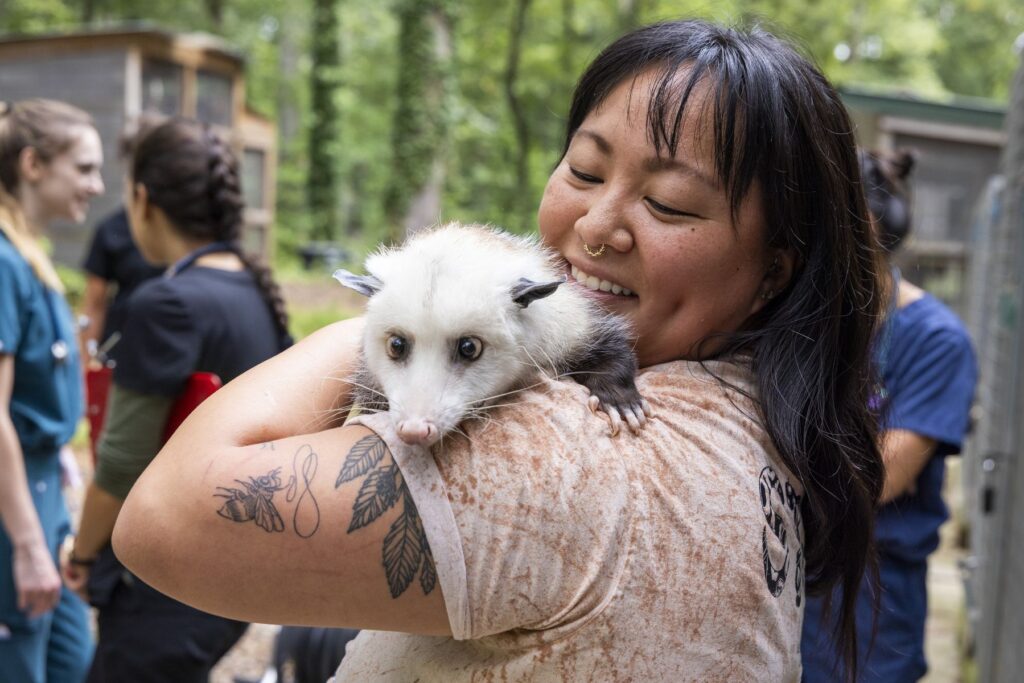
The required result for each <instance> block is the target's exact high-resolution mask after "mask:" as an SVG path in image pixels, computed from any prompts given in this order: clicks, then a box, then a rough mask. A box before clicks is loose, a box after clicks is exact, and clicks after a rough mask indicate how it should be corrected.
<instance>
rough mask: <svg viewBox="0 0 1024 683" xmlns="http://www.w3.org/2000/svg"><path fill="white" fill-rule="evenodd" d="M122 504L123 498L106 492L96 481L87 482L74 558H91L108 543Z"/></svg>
mask: <svg viewBox="0 0 1024 683" xmlns="http://www.w3.org/2000/svg"><path fill="white" fill-rule="evenodd" d="M123 504H124V500H122V499H121V498H118V497H117V496H114V495H111V494H109V493H107V492H106V491H104V490H103V489H101V488H100V487H99V486H97V485H96V482H92V483H91V484H89V488H88V489H86V491H85V503H84V504H83V506H82V521H81V522H80V523H79V526H78V535H77V536H76V537H75V547H74V550H75V557H76V558H78V559H83V560H89V559H92V558H94V557H96V555H97V554H99V552H100V550H102V549H103V548H104V547H106V545H107V544H108V543H110V535H111V534H112V533H113V531H114V522H116V521H117V515H118V513H119V512H120V511H121V506H122V505H123Z"/></svg>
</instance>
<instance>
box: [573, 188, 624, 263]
mask: <svg viewBox="0 0 1024 683" xmlns="http://www.w3.org/2000/svg"><path fill="white" fill-rule="evenodd" d="M574 228H575V230H576V234H577V235H579V238H580V239H581V240H583V242H584V243H585V244H588V245H590V246H592V247H595V248H596V247H597V246H598V245H601V244H606V245H608V246H609V247H611V248H612V249H614V250H615V251H619V252H626V251H629V250H630V249H631V248H632V246H633V232H632V228H631V225H630V219H629V212H628V207H627V202H626V201H625V199H624V198H623V197H621V196H616V195H614V194H612V193H611V192H608V193H605V195H604V196H602V197H599V198H595V201H594V202H593V203H592V204H591V205H590V206H589V207H588V209H587V212H586V213H585V214H583V215H582V216H580V217H579V218H578V219H577V220H576V224H575V226H574Z"/></svg>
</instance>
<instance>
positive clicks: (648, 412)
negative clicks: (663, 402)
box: [640, 398, 654, 417]
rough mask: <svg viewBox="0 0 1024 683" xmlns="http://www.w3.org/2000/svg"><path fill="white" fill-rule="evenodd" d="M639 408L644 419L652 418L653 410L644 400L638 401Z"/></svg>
mask: <svg viewBox="0 0 1024 683" xmlns="http://www.w3.org/2000/svg"><path fill="white" fill-rule="evenodd" d="M640 407H641V408H643V411H644V415H645V416H646V417H654V409H653V408H651V404H650V403H648V402H647V399H646V398H642V399H640Z"/></svg>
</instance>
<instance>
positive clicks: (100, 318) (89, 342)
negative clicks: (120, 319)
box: [78, 275, 108, 363]
mask: <svg viewBox="0 0 1024 683" xmlns="http://www.w3.org/2000/svg"><path fill="white" fill-rule="evenodd" d="M107 287H108V283H107V281H106V280H104V279H103V278H101V277H99V276H98V275H87V276H86V278H85V292H84V293H83V295H82V315H84V316H85V317H86V319H88V321H89V322H88V323H87V324H86V326H85V327H84V328H83V329H81V330H79V333H78V340H79V347H80V348H79V352H80V353H81V357H82V362H83V363H88V362H89V361H90V360H92V356H93V354H92V353H90V351H94V350H95V349H96V345H97V344H98V343H99V340H100V335H102V334H103V325H104V323H106V320H107Z"/></svg>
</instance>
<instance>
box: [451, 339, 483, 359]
mask: <svg viewBox="0 0 1024 683" xmlns="http://www.w3.org/2000/svg"><path fill="white" fill-rule="evenodd" d="M483 350H484V343H483V342H482V341H480V340H479V339H477V338H476V337H459V341H457V342H455V352H456V353H458V354H459V357H460V358H463V359H465V360H476V359H477V358H479V357H480V354H481V353H483Z"/></svg>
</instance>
